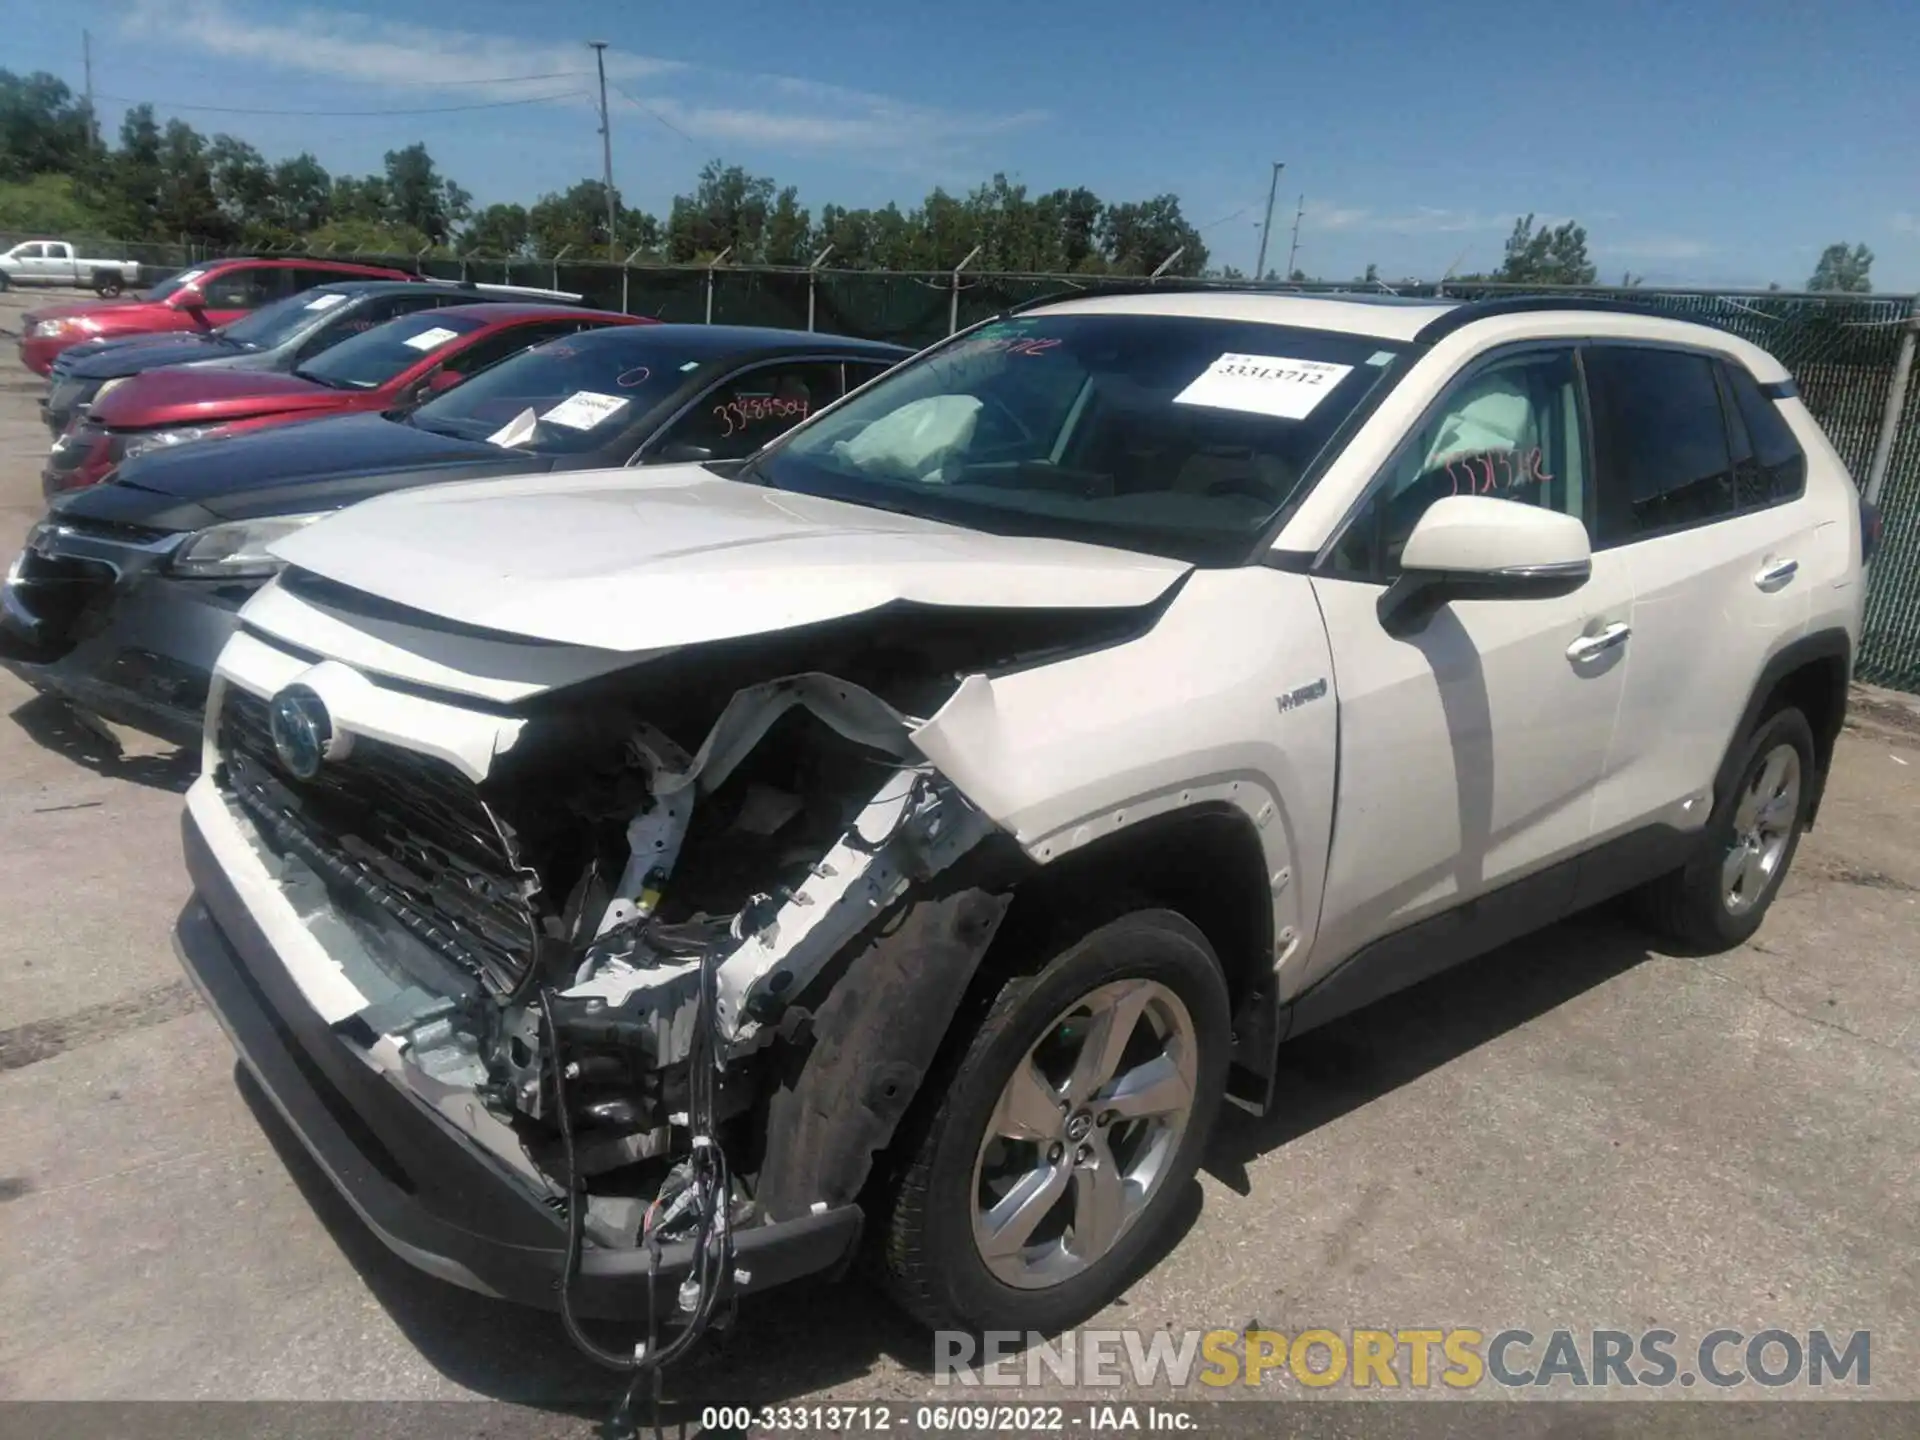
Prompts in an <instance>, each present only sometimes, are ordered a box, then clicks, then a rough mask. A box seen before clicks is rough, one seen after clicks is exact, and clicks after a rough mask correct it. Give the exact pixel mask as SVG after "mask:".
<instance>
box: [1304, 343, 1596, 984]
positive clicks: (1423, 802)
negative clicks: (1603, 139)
mask: <svg viewBox="0 0 1920 1440" xmlns="http://www.w3.org/2000/svg"><path fill="white" fill-rule="evenodd" d="M1589 470H1590V461H1589V447H1588V445H1587V442H1586V434H1585V420H1584V417H1583V407H1582V405H1581V383H1580V376H1579V369H1578V366H1577V363H1576V361H1575V357H1574V352H1573V350H1572V348H1571V347H1552V346H1550V347H1540V346H1529V347H1524V348H1519V349H1516V350H1511V351H1505V352H1499V353H1496V354H1495V355H1493V356H1490V357H1487V358H1485V359H1483V360H1481V361H1479V362H1477V363H1476V365H1475V366H1474V367H1473V368H1471V369H1470V370H1468V371H1467V372H1466V373H1465V374H1463V375H1462V377H1461V378H1460V379H1459V380H1458V381H1456V382H1455V384H1454V386H1453V387H1452V388H1451V389H1450V390H1449V391H1448V393H1447V394H1446V395H1445V396H1444V397H1443V398H1442V399H1441V400H1440V401H1439V402H1438V403H1437V404H1436V405H1435V406H1434V408H1433V409H1432V410H1431V411H1430V412H1429V414H1428V417H1427V418H1426V420H1425V421H1423V423H1422V424H1421V426H1420V427H1419V428H1418V430H1417V431H1416V432H1415V433H1414V434H1413V435H1412V436H1411V437H1410V439H1409V440H1408V442H1407V443H1406V444H1405V445H1403V446H1402V447H1401V450H1400V452H1399V453H1398V455H1397V456H1396V458H1395V459H1394V461H1393V462H1391V463H1390V464H1389V466H1388V467H1387V470H1386V472H1385V473H1384V474H1383V476H1382V477H1381V478H1380V479H1379V480H1378V481H1377V482H1376V485H1375V487H1374V489H1373V492H1372V496H1371V498H1370V499H1369V500H1368V502H1367V503H1366V505H1365V506H1364V507H1363V508H1362V509H1361V511H1360V512H1359V513H1358V514H1357V515H1356V516H1355V517H1354V519H1353V520H1352V521H1351V522H1350V523H1349V525H1348V526H1347V528H1346V530H1345V531H1344V532H1343V534H1342V535H1341V537H1340V539H1339V540H1338V541H1337V542H1336V543H1335V544H1334V546H1333V547H1332V549H1331V550H1330V552H1329V554H1328V556H1327V558H1326V562H1325V563H1324V564H1323V566H1322V567H1321V572H1322V573H1320V574H1318V575H1316V577H1315V580H1314V589H1315V592H1316V594H1317V595H1318V597H1319V600H1320V606H1321V611H1322V614H1323V615H1324V617H1325V620H1326V625H1327V631H1328V635H1329V637H1330V641H1331V644H1332V649H1333V667H1334V683H1335V688H1336V691H1337V694H1338V697H1339V706H1340V755H1339V771H1340V774H1339V802H1338V805H1339V808H1338V813H1337V817H1336V820H1335V826H1334V838H1333V846H1332V853H1331V856H1330V859H1329V865H1328V875H1327V884H1326V892H1325V899H1324V902H1323V905H1322V912H1321V914H1322V918H1321V926H1320V931H1319V937H1318V940H1317V942H1316V944H1315V947H1314V957H1313V961H1312V964H1311V965H1310V967H1309V969H1308V971H1307V973H1306V975H1305V977H1303V978H1304V979H1305V980H1306V981H1307V982H1308V983H1311V982H1312V981H1313V980H1315V979H1317V978H1319V977H1320V976H1321V975H1323V974H1325V973H1326V972H1327V971H1328V970H1330V969H1331V968H1333V966H1335V965H1337V964H1338V963H1339V962H1340V961H1341V960H1343V959H1345V958H1346V957H1347V956H1349V955H1350V954H1352V953H1353V952H1354V951H1355V950H1357V949H1358V948H1359V947H1360V946H1362V945H1364V944H1366V943H1367V942H1369V941H1371V940H1375V939H1378V938H1380V937H1382V936H1385V935H1388V934H1391V933H1393V932H1395V931H1398V930H1403V929H1405V928H1406V927H1407V926H1409V925H1411V924H1413V923H1414V922H1416V921H1418V920H1421V919H1423V918H1425V917H1427V916H1429V915H1433V914H1436V913H1438V912H1440V911H1442V910H1446V909H1449V908H1451V907H1456V906H1459V905H1461V904H1462V903H1463V902H1466V901H1469V900H1472V899H1474V898H1475V897H1477V896H1481V895H1484V894H1486V893H1488V892H1490V891H1494V890H1497V889H1499V888H1500V887H1502V886H1506V885H1509V884H1510V883H1511V882H1514V881H1516V880H1520V879H1522V878H1524V877H1527V876H1530V875H1534V874H1537V873H1539V872H1543V871H1546V870H1548V868H1549V867H1551V866H1553V865H1554V862H1556V861H1559V860H1565V859H1570V858H1572V857H1573V856H1575V855H1577V854H1578V853H1579V852H1580V851H1581V850H1582V849H1583V848H1584V847H1585V846H1586V844H1587V841H1588V839H1589V836H1590V835H1591V833H1592V825H1593V805H1594V796H1595V790H1596V787H1597V785H1598V784H1599V782H1600V779H1601V775H1602V771H1603V768H1604V765H1605V763H1606V758H1607V754H1608V749H1609V746H1610V744H1611V741H1612V736H1613V728H1614V723H1615V718H1616V715H1617V712H1618V710H1619V707H1620V701H1621V696H1622V694H1623V691H1624V687H1625V676H1626V671H1627V656H1628V637H1629V632H1628V628H1627V626H1628V622H1629V620H1630V617H1631V611H1632V606H1633V588H1632V581H1631V575H1630V570H1629V567H1628V564H1627V563H1626V561H1625V559H1624V558H1623V557H1621V556H1619V555H1614V554H1608V553H1604V552H1603V553H1600V554H1597V555H1595V556H1594V565H1593V574H1592V577H1591V578H1590V579H1589V580H1588V581H1587V582H1586V583H1585V584H1583V585H1581V586H1580V587H1579V588H1578V589H1576V590H1574V591H1572V592H1571V593H1569V594H1566V595H1561V596H1557V597H1549V598H1499V599H1481V600H1473V599H1465V600H1454V601H1452V602H1450V603H1449V604H1447V605H1445V606H1443V607H1442V608H1441V609H1440V610H1439V611H1438V613H1436V614H1435V615H1434V616H1433V617H1432V619H1430V620H1429V621H1428V622H1427V623H1426V624H1425V626H1424V627H1423V628H1421V629H1419V630H1418V631H1417V632H1415V633H1410V634H1405V635H1394V634H1389V633H1388V631H1387V629H1386V628H1385V627H1384V626H1383V625H1382V624H1381V622H1380V620H1379V618H1378V616H1377V614H1376V606H1377V604H1378V602H1379V599H1380V596H1381V594H1382V592H1383V591H1384V589H1385V587H1386V585H1387V584H1389V583H1390V582H1391V581H1392V579H1393V578H1394V577H1395V576H1396V575H1397V574H1398V569H1399V553H1400V549H1401V547H1402V546H1403V545H1404V544H1405V542H1406V539H1407V536H1408V535H1409V534H1410V533H1411V532H1412V530H1413V526H1414V523H1415V522H1416V521H1417V520H1418V519H1419V518H1420V515H1421V514H1422V513H1423V512H1424V511H1425V509H1426V507H1427V506H1429V505H1431V504H1432V503H1433V502H1434V501H1435V500H1437V499H1439V498H1441V497H1443V496H1446V495H1452V494H1480V495H1491V496H1494V497H1496V498H1500V499H1504V500H1509V501H1512V502H1513V503H1515V504H1525V505H1546V506H1551V507H1552V508H1554V509H1557V510H1560V511H1562V512H1563V513H1566V514H1570V515H1573V516H1575V517H1577V518H1579V519H1581V520H1582V521H1583V522H1587V523H1588V524H1589V527H1590V528H1591V516H1592V514H1593V499H1594V497H1593V486H1592V484H1591V483H1590V479H1589ZM1565 870H1566V873H1565V875H1564V886H1563V888H1564V889H1565V891H1566V893H1567V897H1568V898H1569V899H1570V897H1571V894H1572V888H1573V880H1572V874H1571V871H1572V867H1571V866H1569V867H1565ZM1554 877H1555V879H1554V883H1555V884H1559V883H1560V879H1561V872H1559V871H1555V872H1554ZM1552 907H1553V897H1551V896H1548V897H1546V901H1545V908H1546V909H1548V910H1551V909H1552ZM1536 908H1538V907H1536Z"/></svg>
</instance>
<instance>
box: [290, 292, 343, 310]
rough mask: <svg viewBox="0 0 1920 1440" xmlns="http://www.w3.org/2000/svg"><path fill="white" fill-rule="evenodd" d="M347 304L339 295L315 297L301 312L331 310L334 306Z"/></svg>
mask: <svg viewBox="0 0 1920 1440" xmlns="http://www.w3.org/2000/svg"><path fill="white" fill-rule="evenodd" d="M346 303H347V297H346V296H344V295H340V294H333V295H316V296H314V298H313V299H311V300H309V301H308V302H307V303H306V304H305V305H303V306H302V307H301V308H302V309H303V310H331V309H332V308H333V307H334V306H336V305H344V304H346Z"/></svg>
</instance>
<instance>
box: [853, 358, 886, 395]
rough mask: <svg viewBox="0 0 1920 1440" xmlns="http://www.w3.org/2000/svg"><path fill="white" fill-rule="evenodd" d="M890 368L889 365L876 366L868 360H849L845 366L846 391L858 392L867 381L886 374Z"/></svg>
mask: <svg viewBox="0 0 1920 1440" xmlns="http://www.w3.org/2000/svg"><path fill="white" fill-rule="evenodd" d="M892 368H893V367H892V366H891V365H883V364H876V363H874V362H873V361H870V360H849V361H847V364H846V371H847V389H849V390H858V389H859V388H860V387H861V386H862V385H864V384H866V383H867V381H869V380H872V379H876V378H877V377H879V376H881V375H884V374H886V373H887V371H889V370H891V369H892Z"/></svg>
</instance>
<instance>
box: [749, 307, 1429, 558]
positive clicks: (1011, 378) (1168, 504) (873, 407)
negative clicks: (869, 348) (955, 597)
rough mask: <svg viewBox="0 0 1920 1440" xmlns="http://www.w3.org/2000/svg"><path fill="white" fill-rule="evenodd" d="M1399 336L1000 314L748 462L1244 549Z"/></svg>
mask: <svg viewBox="0 0 1920 1440" xmlns="http://www.w3.org/2000/svg"><path fill="white" fill-rule="evenodd" d="M1402 348H1403V347H1401V346H1398V345H1395V344H1393V343H1391V342H1382V341H1379V340H1375V339H1371V338H1368V337H1365V336H1357V335H1349V334H1341V333H1337V332H1331V331H1323V330H1301V329H1293V328H1289V327H1284V326H1279V325H1264V324H1259V323H1256V322H1248V321H1237V320H1215V319H1204V318H1199V317H1193V316H1184V315H1118V314H1079V315H1075V314H1059V315H1035V316H1030V317H1023V318H1020V319H1015V320H1008V321H1000V322H996V323H994V324H991V325H988V326H985V327H984V328H982V329H979V330H975V331H973V332H971V333H969V334H967V335H964V336H962V337H961V338H960V339H958V340H956V341H955V342H953V343H952V344H949V345H945V346H942V347H941V348H940V349H939V350H936V351H934V352H933V353H931V354H929V355H927V356H924V357H922V358H921V359H919V360H916V361H914V362H912V363H910V364H908V365H905V366H902V367H901V368H900V369H898V370H895V371H894V372H892V374H890V375H888V376H887V377H886V378H884V379H882V380H880V381H879V382H878V383H877V384H875V385H874V386H872V387H871V388H870V389H868V390H867V391H866V392H865V393H863V394H861V395H859V396H857V397H856V398H855V399H853V400H852V401H850V402H849V403H847V404H846V405H843V406H841V407H840V408H839V409H837V410H834V411H831V412H829V413H828V414H827V415H825V416H823V417H822V418H821V419H820V420H819V421H818V422H816V423H814V424H811V425H806V426H802V427H801V428H800V429H798V430H796V431H794V432H793V435H792V438H791V439H790V440H789V441H787V443H785V444H783V445H778V446H776V447H775V448H773V449H771V450H769V451H768V452H767V453H766V454H764V455H763V456H762V457H761V458H760V459H758V460H756V461H754V462H753V463H752V465H751V466H750V467H749V471H748V478H751V479H757V480H759V481H761V482H762V483H765V484H770V485H773V486H775V487H777V488H780V489H787V490H798V491H804V492H806V493H808V494H817V495H824V496H829V497H832V498H836V499H842V500H851V501H854V502H856V503H860V504H871V505H877V506H880V507H883V508H885V509H890V510H901V511H905V512H907V513H909V514H916V515H925V516H928V517H930V518H933V519H939V520H947V521H951V522H953V523H956V524H962V525H973V526H977V527H979V528H982V529H992V530H1001V529H1012V530H1026V531H1032V532H1036V533H1045V534H1055V535H1064V536H1067V537H1069V538H1073V539H1081V540H1088V541H1092V542H1094V543H1097V544H1107V545H1116V546H1120V547H1123V548H1127V549H1136V550H1146V551H1149V552H1152V553H1155V554H1164V555H1172V556H1176V557H1179V558H1183V559H1202V560H1204V559H1210V558H1216V557H1218V558H1225V557H1227V556H1230V555H1235V554H1240V553H1244V551H1245V548H1246V546H1247V545H1249V544H1251V543H1252V542H1253V541H1254V540H1255V538H1256V537H1257V536H1258V535H1259V534H1260V533H1261V532H1262V531H1263V530H1264V529H1265V528H1266V527H1267V526H1268V525H1269V523H1270V522H1271V521H1272V519H1273V518H1274V517H1275V515H1277V514H1278V512H1279V511H1280V509H1281V507H1282V506H1283V505H1285V504H1286V503H1287V501H1288V499H1289V497H1291V496H1292V495H1293V493H1294V491H1295V489H1296V487H1298V486H1299V484H1300V482H1301V480H1302V479H1303V478H1305V477H1306V475H1307V473H1308V471H1309V470H1310V469H1311V467H1312V466H1313V463H1314V461H1315V459H1316V458H1317V457H1318V456H1319V455H1320V452H1321V451H1322V450H1323V449H1325V448H1326V445H1327V442H1328V441H1329V440H1330V439H1331V438H1332V436H1333V434H1334V432H1335V431H1336V430H1337V429H1338V428H1339V426H1340V423H1341V421H1342V420H1344V419H1345V418H1346V417H1347V416H1348V415H1349V414H1351V413H1352V412H1353V410H1354V409H1355V407H1356V406H1358V405H1359V404H1360V402H1361V401H1362V400H1363V399H1364V398H1365V397H1366V396H1367V395H1368V393H1369V392H1370V391H1372V390H1373V388H1374V387H1375V386H1376V385H1377V384H1379V383H1380V380H1381V377H1382V376H1383V375H1385V374H1386V373H1387V372H1388V371H1390V370H1392V369H1393V368H1394V365H1393V362H1394V360H1395V359H1396V358H1397V357H1398V355H1399V354H1400V353H1401V350H1402Z"/></svg>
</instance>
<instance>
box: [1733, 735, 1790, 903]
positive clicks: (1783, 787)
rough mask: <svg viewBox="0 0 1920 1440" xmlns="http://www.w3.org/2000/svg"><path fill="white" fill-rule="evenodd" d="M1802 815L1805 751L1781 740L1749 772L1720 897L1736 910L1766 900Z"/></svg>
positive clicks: (1736, 816) (1735, 817) (1734, 816)
mask: <svg viewBox="0 0 1920 1440" xmlns="http://www.w3.org/2000/svg"><path fill="white" fill-rule="evenodd" d="M1799 817H1800V752H1799V750H1798V749H1797V748H1795V747H1794V746H1792V745H1789V744H1784V743H1783V744H1779V745H1776V746H1774V747H1773V748H1772V749H1771V750H1769V751H1767V753H1766V754H1765V755H1764V756H1762V757H1761V758H1760V760H1759V762H1758V763H1757V764H1756V765H1755V766H1754V767H1753V769H1752V771H1751V772H1750V773H1749V775H1748V778H1747V783H1746V785H1745V786H1744V787H1743V788H1742V789H1741V792H1740V803H1739V805H1738V806H1737V807H1736V808H1735V810H1734V812H1733V844H1732V845H1731V846H1730V847H1729V848H1728V850H1727V853H1726V856H1725V858H1724V859H1723V860H1722V861H1721V864H1720V898H1721V902H1722V903H1723V904H1724V905H1725V906H1726V907H1727V913H1728V914H1730V915H1744V914H1746V913H1747V912H1748V911H1749V910H1751V909H1753V907H1754V906H1755V905H1757V904H1759V903H1760V900H1761V898H1762V897H1763V896H1765V895H1766V893H1767V891H1768V888H1769V887H1770V886H1771V885H1772V884H1773V881H1774V879H1775V878H1776V877H1777V876H1778V875H1779V873H1780V865H1781V861H1782V860H1783V859H1784V858H1785V856H1786V853H1787V846H1788V845H1789V844H1790V843H1791V842H1792V839H1793V827H1794V825H1795V823H1796V822H1797V821H1798V819H1799Z"/></svg>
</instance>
